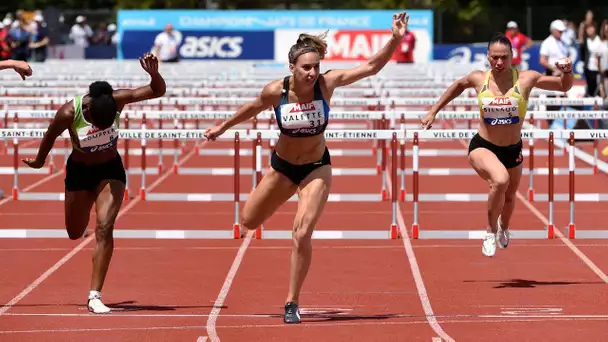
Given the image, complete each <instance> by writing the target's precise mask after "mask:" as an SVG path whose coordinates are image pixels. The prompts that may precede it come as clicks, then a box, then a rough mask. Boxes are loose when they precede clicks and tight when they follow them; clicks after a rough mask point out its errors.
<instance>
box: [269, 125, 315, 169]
mask: <svg viewBox="0 0 608 342" xmlns="http://www.w3.org/2000/svg"><path fill="white" fill-rule="evenodd" d="M275 151H276V152H277V155H278V156H279V157H280V158H281V159H283V160H285V161H287V162H289V163H291V164H294V165H302V164H308V163H314V162H316V161H319V160H320V159H321V158H322V157H323V153H325V136H324V135H323V133H321V134H319V135H315V136H311V137H290V136H288V135H284V134H281V135H280V137H279V141H278V142H277V145H276V146H275Z"/></svg>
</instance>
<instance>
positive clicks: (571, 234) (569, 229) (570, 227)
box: [565, 223, 576, 239]
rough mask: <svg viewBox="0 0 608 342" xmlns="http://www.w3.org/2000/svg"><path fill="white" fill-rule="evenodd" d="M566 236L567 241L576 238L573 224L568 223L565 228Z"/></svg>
mask: <svg viewBox="0 0 608 342" xmlns="http://www.w3.org/2000/svg"><path fill="white" fill-rule="evenodd" d="M565 230H566V236H567V237H568V239H574V238H576V228H575V226H574V224H573V223H570V224H569V225H568V226H567V227H566V229H565Z"/></svg>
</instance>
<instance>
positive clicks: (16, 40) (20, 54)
mask: <svg viewBox="0 0 608 342" xmlns="http://www.w3.org/2000/svg"><path fill="white" fill-rule="evenodd" d="M8 35H9V37H10V40H11V48H12V52H13V56H12V59H15V60H18V61H24V62H27V60H28V59H29V58H30V54H31V50H30V44H31V43H32V33H31V32H30V31H29V24H28V23H27V22H26V21H25V19H24V18H23V17H20V18H19V20H18V22H17V26H16V27H15V28H13V29H11V30H10V31H9V33H8Z"/></svg>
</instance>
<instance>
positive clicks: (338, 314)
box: [262, 310, 418, 323]
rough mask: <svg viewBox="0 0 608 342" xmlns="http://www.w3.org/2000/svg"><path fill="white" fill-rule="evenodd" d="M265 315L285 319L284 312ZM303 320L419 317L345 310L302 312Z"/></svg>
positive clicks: (323, 320)
mask: <svg viewBox="0 0 608 342" xmlns="http://www.w3.org/2000/svg"><path fill="white" fill-rule="evenodd" d="M262 316H264V317H269V318H280V319H281V320H282V319H283V314H262ZM300 316H301V318H302V320H307V321H308V322H309V323H313V322H347V321H358V320H385V319H391V318H405V317H418V316H416V315H400V314H382V315H349V314H346V313H345V312H344V311H340V310H335V311H325V312H323V313H302V314H300Z"/></svg>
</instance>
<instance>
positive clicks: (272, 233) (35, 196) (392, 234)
mask: <svg viewBox="0 0 608 342" xmlns="http://www.w3.org/2000/svg"><path fill="white" fill-rule="evenodd" d="M45 131H46V130H44V129H0V137H9V138H15V137H19V138H29V139H41V138H42V137H43V136H44V133H45ZM64 134H67V133H64ZM204 134H205V131H204V130H176V129H173V130H171V129H163V130H153V129H145V127H144V128H143V129H124V130H119V138H120V139H127V140H128V139H137V140H139V139H143V140H146V141H149V140H175V139H177V140H201V139H205V137H204ZM324 134H325V138H326V139H327V140H337V141H345V140H361V141H369V140H370V139H378V140H391V153H392V156H393V157H392V158H393V162H392V163H391V164H390V165H391V168H392V169H391V171H390V172H391V174H392V176H393V177H395V178H396V175H397V167H398V163H397V162H396V161H397V158H398V149H397V146H398V139H404V138H405V132H404V131H400V130H326V131H325V132H324ZM279 135H280V131H278V130H228V131H226V132H225V133H224V134H223V135H222V136H220V137H219V138H218V139H217V140H226V141H233V142H234V148H235V154H234V164H233V167H234V172H233V173H232V174H233V176H234V187H233V192H232V193H155V192H146V191H145V188H144V189H142V195H141V196H142V200H146V201H190V202H193V201H194V202H211V201H213V202H233V203H234V211H235V212H234V222H233V226H232V234H231V236H232V237H233V238H239V237H242V236H244V235H243V232H242V227H241V224H240V218H239V211H240V204H239V203H240V202H241V201H246V200H247V198H248V194H247V193H242V192H241V186H240V181H239V176H240V168H241V167H240V162H239V160H240V156H241V155H240V153H239V152H238V151H240V149H241V144H242V142H243V141H246V140H250V141H254V142H255V145H254V146H255V150H256V151H259V150H260V149H261V147H262V140H269V139H277V138H278V137H279ZM145 146H146V143H142V148H145ZM384 160H385V161H384V162H383V172H384V173H385V172H388V171H387V170H386V167H387V166H388V163H387V162H386V159H384ZM261 170H262V162H261V155H260V154H259V153H257V154H256V158H255V169H254V171H253V173H254V174H255V175H256V182H255V183H254V184H256V185H257V184H258V183H259V181H260V180H261V178H262V173H261ZM142 186H145V185H142ZM384 186H386V177H383V189H382V191H381V192H380V193H378V194H369V193H346V194H339V193H338V194H336V193H332V194H330V195H329V198H328V202H344V201H350V202H385V201H388V200H389V198H388V195H387V194H386V191H387V189H386V188H384ZM392 186H393V188H392V191H391V193H392V196H391V200H392V222H391V225H390V227H388V228H387V229H386V230H356V231H343V230H340V231H328V230H323V231H319V232H318V233H316V235H315V238H353V239H355V238H362V239H390V238H398V236H399V234H398V229H397V220H396V217H397V210H396V208H397V198H398V192H397V190H396V182H394V183H393V185H392ZM14 196H15V199H20V200H60V201H63V200H65V195H64V193H15V194H14ZM297 200H298V198H297V195H294V196H292V197H291V198H289V199H288V201H290V202H294V201H297ZM291 234H292V232H291V230H285V231H277V230H264V229H263V226H262V227H259V228H256V234H255V235H256V238H258V239H284V238H287V237H289V238H290V237H291Z"/></svg>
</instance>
